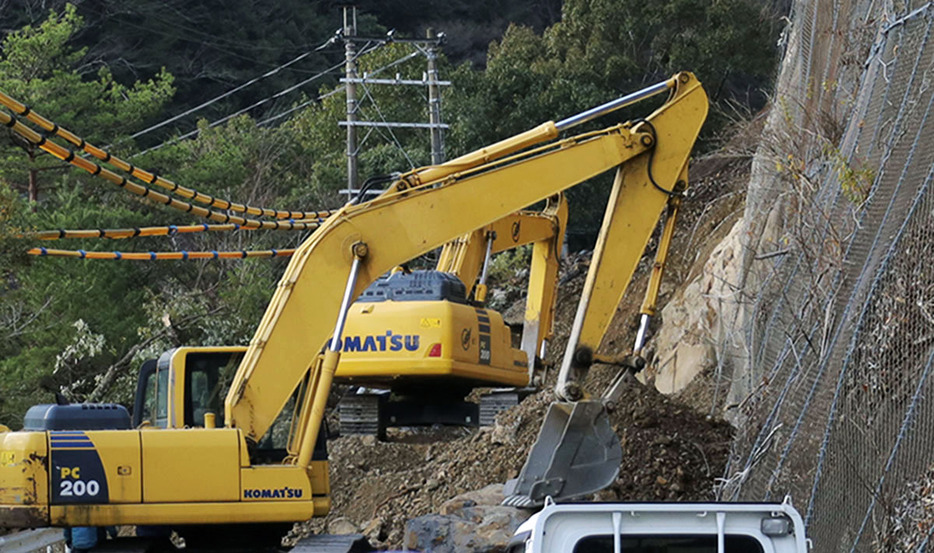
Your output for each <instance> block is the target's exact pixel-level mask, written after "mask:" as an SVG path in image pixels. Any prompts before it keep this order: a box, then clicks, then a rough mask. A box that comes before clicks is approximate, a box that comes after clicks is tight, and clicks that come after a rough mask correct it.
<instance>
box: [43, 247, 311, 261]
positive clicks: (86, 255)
mask: <svg viewBox="0 0 934 553" xmlns="http://www.w3.org/2000/svg"><path fill="white" fill-rule="evenodd" d="M26 253H27V254H28V255H35V256H39V257H73V258H77V259H105V260H114V261H116V260H125V261H188V260H193V259H248V258H251V257H265V258H270V257H291V256H292V254H294V253H295V250H294V249H287V250H239V251H216V250H211V251H203V252H202V251H197V252H189V251H180V252H94V251H91V252H89V251H86V250H53V249H49V248H32V249H31V250H28V251H27V252H26Z"/></svg>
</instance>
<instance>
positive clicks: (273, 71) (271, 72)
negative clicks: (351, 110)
mask: <svg viewBox="0 0 934 553" xmlns="http://www.w3.org/2000/svg"><path fill="white" fill-rule="evenodd" d="M312 53H313V51H308V52H305V53H304V54H301V55H300V56H298V57H295V58H293V59H292V60H290V61H288V62H286V63H284V64H282V65H280V66H279V67H276V68H275V69H271V70H269V71H267V72H265V73H263V74H262V75H260V76H259V77H255V78H253V79H250V80H249V81H247V82H245V83H243V84H241V85H239V86H236V87H234V88H231V89H230V90H228V91H227V92H224V93H223V94H221V95H220V96H217V97H215V98H212V99H210V100H208V101H207V102H203V103H201V104H199V105H197V106H195V107H193V108H191V109H189V110H186V111H184V112H182V113H179V114H178V115H175V116H173V117H170V118H168V119H166V120H165V121H162V122H161V123H156V124H155V125H152V126H151V127H149V128H146V129H143V130H141V131H139V132H137V133H134V134H131V135H130V138H139V137H140V136H143V135H144V134H148V133H150V132H152V131H154V130H156V129H158V128H161V127H164V126H165V125H168V124H169V123H172V122H173V121H178V120H179V119H181V118H182V117H185V116H188V115H191V114H192V113H195V112H197V111H200V110H202V109H204V108H206V107H208V106H210V105H211V104H213V103H215V102H218V101H220V100H223V99H224V98H226V97H228V96H230V95H232V94H235V93H237V92H239V91H241V90H243V89H245V88H247V87H249V86H251V85H254V84H256V83H258V82H259V81H261V80H263V79H265V78H267V77H271V76H273V75H275V74H276V73H278V72H279V71H281V70H282V69H285V68H286V67H288V66H290V65H292V64H295V63H298V62H299V61H301V60H303V59H305V58H307V57H308V56H310V55H311V54H312ZM338 67H339V66H338ZM329 71H330V70H329Z"/></svg>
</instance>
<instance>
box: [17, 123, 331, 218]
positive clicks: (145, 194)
mask: <svg viewBox="0 0 934 553" xmlns="http://www.w3.org/2000/svg"><path fill="white" fill-rule="evenodd" d="M0 124H2V125H6V126H7V127H9V128H10V129H12V130H13V132H15V133H16V134H18V135H20V136H22V137H23V138H25V139H26V140H28V141H29V142H31V143H33V144H35V145H36V146H38V147H40V148H42V150H44V151H45V152H48V153H49V154H51V155H53V156H54V157H56V158H58V159H60V160H62V161H64V162H67V163H70V164H72V165H74V166H75V167H78V168H79V169H83V170H84V171H87V172H88V173H90V174H92V175H94V176H98V177H100V178H102V179H104V180H107V181H109V182H111V183H113V184H116V185H117V186H119V187H121V188H123V189H125V190H127V191H129V192H131V193H133V194H136V195H137V196H140V197H142V198H147V199H149V200H150V201H153V202H155V203H161V204H163V205H166V206H169V207H171V208H173V209H177V210H179V211H185V212H186V213H192V214H194V215H197V216H199V217H204V218H206V219H210V220H212V221H216V222H219V223H234V224H237V225H240V226H241V227H243V228H252V229H263V230H310V229H313V228H317V226H318V225H319V224H320V223H321V222H322V221H323V220H324V219H323V218H320V217H318V218H315V219H314V220H308V219H300V220H289V221H284V222H283V221H259V220H256V219H245V218H243V217H238V216H236V215H229V214H227V213H221V212H219V211H212V210H209V209H205V208H203V207H199V206H196V205H194V204H192V203H189V202H183V201H181V200H177V199H175V198H172V197H171V196H167V195H165V194H162V193H160V192H155V191H153V190H152V189H151V188H149V187H146V186H142V185H139V184H136V183H134V182H132V181H129V180H127V179H126V177H121V176H120V175H118V174H116V173H114V172H113V171H110V170H108V169H104V168H103V167H102V166H100V165H98V164H96V163H94V162H91V161H88V160H86V159H84V158H80V157H76V156H75V153H74V152H73V151H71V150H69V149H68V148H65V147H63V146H60V145H58V144H56V143H55V142H52V141H51V140H49V139H47V138H46V137H44V136H41V135H39V133H37V132H36V131H34V130H32V129H30V128H29V127H27V126H25V125H23V124H22V123H20V122H19V121H18V120H17V119H16V117H13V116H11V115H8V114H7V113H4V112H2V111H0Z"/></svg>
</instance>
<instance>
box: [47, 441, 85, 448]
mask: <svg viewBox="0 0 934 553" xmlns="http://www.w3.org/2000/svg"><path fill="white" fill-rule="evenodd" d="M52 449H94V444H92V443H91V442H61V443H57V444H52Z"/></svg>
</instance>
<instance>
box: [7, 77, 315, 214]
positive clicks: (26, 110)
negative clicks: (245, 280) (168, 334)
mask: <svg viewBox="0 0 934 553" xmlns="http://www.w3.org/2000/svg"><path fill="white" fill-rule="evenodd" d="M0 104H3V105H4V106H6V107H7V108H9V109H10V110H12V111H13V113H14V114H16V115H19V116H22V117H26V118H27V119H28V120H30V121H32V122H33V123H35V124H36V125H39V126H40V127H42V129H43V130H45V131H46V132H49V133H51V134H54V135H55V136H58V137H61V138H62V139H64V140H65V141H67V142H69V143H70V144H72V145H73V146H75V147H77V148H78V149H80V150H82V151H83V152H86V153H88V154H90V155H92V156H94V157H95V158H97V159H99V160H101V161H103V162H104V163H109V164H111V165H113V166H114V167H116V168H117V169H119V170H121V171H124V172H126V173H129V174H130V176H132V177H135V178H138V179H139V180H141V181H143V182H145V183H148V184H150V185H156V186H159V187H161V188H164V189H166V190H168V191H169V192H170V193H175V194H178V195H179V196H182V197H183V198H187V199H190V200H193V201H195V202H198V203H200V204H205V205H207V206H208V207H216V208H219V209H224V210H229V211H234V212H236V213H246V214H247V215H254V216H258V217H275V218H277V219H317V218H327V217H328V216H330V215H331V211H329V210H326V211H290V210H277V209H269V208H266V207H254V206H250V205H244V204H239V203H234V202H231V201H230V200H222V199H218V198H215V197H213V196H211V195H209V194H203V193H201V192H198V191H197V190H193V189H191V188H186V187H184V186H180V185H178V184H176V183H174V182H172V181H170V180H168V179H165V178H162V177H160V176H159V175H157V174H156V173H153V172H150V171H145V170H143V169H140V168H138V167H136V166H134V165H133V164H131V163H129V162H126V161H124V160H122V159H120V158H118V157H116V156H113V155H111V154H110V153H109V152H107V151H105V150H102V149H101V148H98V147H97V146H94V145H93V144H89V143H88V142H86V141H85V140H84V139H83V138H81V137H80V136H77V135H76V134H74V133H72V132H71V131H68V130H67V129H63V128H61V127H59V126H58V124H57V123H54V122H52V121H50V120H48V119H46V118H45V117H43V116H41V115H39V114H38V113H35V112H34V111H32V109H31V108H30V107H29V106H27V105H26V104H23V103H22V102H19V101H17V100H15V99H13V98H11V97H10V96H7V95H6V94H4V93H3V92H0Z"/></svg>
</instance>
